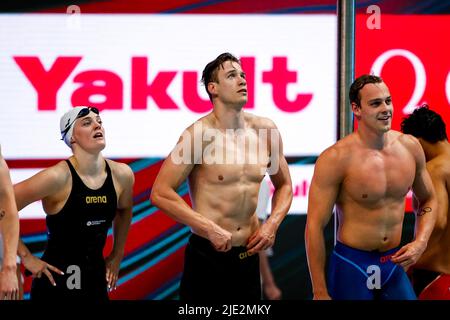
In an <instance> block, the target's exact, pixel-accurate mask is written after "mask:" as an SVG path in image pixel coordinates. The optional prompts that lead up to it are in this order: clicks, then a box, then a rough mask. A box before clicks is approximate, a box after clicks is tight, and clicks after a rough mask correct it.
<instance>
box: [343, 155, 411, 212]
mask: <svg viewBox="0 0 450 320" xmlns="http://www.w3.org/2000/svg"><path fill="white" fill-rule="evenodd" d="M415 170H416V167H415V161H414V158H413V157H412V156H411V155H410V154H409V153H406V152H401V151H400V152H399V151H398V150H392V151H391V152H380V151H377V150H375V151H374V150H367V151H359V152H358V153H357V155H356V156H355V157H352V160H351V162H350V165H349V168H348V170H347V173H346V177H345V179H344V182H343V185H342V190H341V192H342V193H344V196H349V197H350V198H352V200H353V201H355V202H357V203H360V204H363V205H367V206H370V205H376V204H378V203H379V202H380V201H384V200H386V199H393V200H403V198H404V197H405V196H406V194H407V193H408V191H409V190H410V189H411V187H412V184H413V181H414V177H415Z"/></svg>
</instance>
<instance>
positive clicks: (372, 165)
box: [305, 75, 437, 300]
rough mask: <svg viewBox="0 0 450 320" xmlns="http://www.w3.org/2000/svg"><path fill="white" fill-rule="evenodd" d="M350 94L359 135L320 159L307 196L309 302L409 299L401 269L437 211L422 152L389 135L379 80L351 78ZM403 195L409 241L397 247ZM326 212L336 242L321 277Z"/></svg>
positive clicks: (388, 111) (414, 255)
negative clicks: (413, 205) (411, 230)
mask: <svg viewBox="0 0 450 320" xmlns="http://www.w3.org/2000/svg"><path fill="white" fill-rule="evenodd" d="M349 96H350V102H351V106H352V111H353V114H354V116H355V118H356V119H357V120H358V129H357V130H356V131H355V132H353V133H352V134H350V135H348V136H347V137H345V138H343V139H341V140H340V141H338V142H337V143H336V144H334V145H333V146H331V147H329V148H328V149H326V150H325V151H324V152H323V153H322V154H321V155H320V156H319V158H318V160H317V162H316V166H315V171H314V175H313V179H312V182H311V187H310V190H309V203H308V215H307V224H306V233H305V241H306V250H307V258H308V265H309V271H310V275H311V281H312V286H313V295H314V299H330V298H332V299H336V300H340V299H345V300H347V299H351V300H357V299H369V300H375V299H395V300H406V299H415V298H416V296H415V294H414V291H413V289H412V286H411V284H410V282H409V281H408V278H407V276H406V274H405V270H407V269H408V268H409V267H410V266H411V265H413V264H415V263H416V262H417V260H418V259H419V258H420V256H421V255H422V253H423V252H424V250H425V248H426V246H427V242H428V239H429V237H430V234H431V231H432V230H433V226H434V223H435V220H436V206H437V203H436V196H435V191H434V188H433V184H432V182H431V178H430V175H429V174H428V172H427V170H426V167H425V156H424V152H423V149H422V147H421V145H420V143H419V142H418V141H417V139H416V138H414V137H413V136H411V135H407V134H402V133H401V132H398V131H394V130H391V122H392V116H393V109H394V108H393V105H392V99H391V94H390V92H389V89H388V87H387V86H386V84H385V83H384V81H383V80H382V79H381V78H380V77H377V76H374V75H363V76H361V77H359V78H357V79H356V80H355V81H354V83H353V84H352V86H351V88H350V93H349ZM410 190H412V191H413V193H414V197H415V199H416V200H417V203H418V206H417V210H416V212H415V213H416V225H415V236H414V239H413V240H412V241H411V242H409V243H407V244H405V245H404V246H401V247H399V246H400V242H401V235H402V227H403V218H404V213H405V197H406V195H407V194H408V192H409V191H410ZM333 206H335V207H336V214H337V217H338V230H337V244H336V246H335V248H334V251H333V253H332V254H331V257H330V261H329V262H330V263H329V269H328V271H329V272H328V277H326V275H325V261H326V253H325V241H324V236H323V229H324V228H325V226H326V225H327V223H328V222H329V220H330V218H331V215H332V211H333ZM327 278H328V283H327Z"/></svg>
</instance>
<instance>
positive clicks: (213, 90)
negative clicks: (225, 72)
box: [208, 81, 217, 96]
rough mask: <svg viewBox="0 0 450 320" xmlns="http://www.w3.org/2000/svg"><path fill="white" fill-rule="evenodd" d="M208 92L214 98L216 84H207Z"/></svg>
mask: <svg viewBox="0 0 450 320" xmlns="http://www.w3.org/2000/svg"><path fill="white" fill-rule="evenodd" d="M208 92H209V93H210V94H211V95H212V96H216V95H217V83H215V82H212V81H211V82H210V83H208Z"/></svg>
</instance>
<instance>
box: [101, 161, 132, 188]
mask: <svg viewBox="0 0 450 320" xmlns="http://www.w3.org/2000/svg"><path fill="white" fill-rule="evenodd" d="M106 161H108V164H109V167H110V168H111V172H112V174H113V175H114V177H115V178H116V179H117V180H118V181H119V182H120V184H122V185H124V186H129V185H132V184H133V183H134V173H133V170H131V168H130V166H128V165H127V164H126V163H122V162H117V161H113V160H109V159H108V160H106Z"/></svg>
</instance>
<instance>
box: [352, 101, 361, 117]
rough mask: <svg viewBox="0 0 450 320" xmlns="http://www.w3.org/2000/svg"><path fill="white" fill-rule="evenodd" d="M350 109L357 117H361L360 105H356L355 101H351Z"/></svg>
mask: <svg viewBox="0 0 450 320" xmlns="http://www.w3.org/2000/svg"><path fill="white" fill-rule="evenodd" d="M352 111H353V114H354V115H355V117H356V118H357V119H360V118H361V106H358V105H357V104H356V103H355V102H352Z"/></svg>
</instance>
